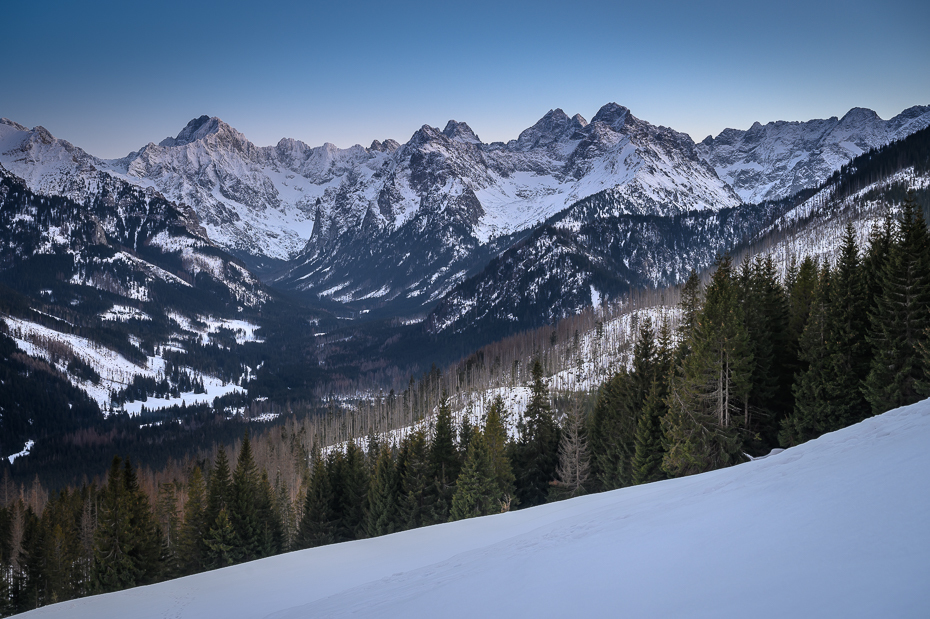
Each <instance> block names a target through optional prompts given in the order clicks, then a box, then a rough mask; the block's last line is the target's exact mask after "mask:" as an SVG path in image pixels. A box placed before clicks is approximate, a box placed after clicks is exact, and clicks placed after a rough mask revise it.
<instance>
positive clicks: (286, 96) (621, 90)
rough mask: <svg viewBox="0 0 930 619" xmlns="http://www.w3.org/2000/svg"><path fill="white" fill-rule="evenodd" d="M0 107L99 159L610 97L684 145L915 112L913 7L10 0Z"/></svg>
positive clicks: (487, 115) (404, 131) (922, 7)
mask: <svg viewBox="0 0 930 619" xmlns="http://www.w3.org/2000/svg"><path fill="white" fill-rule="evenodd" d="M2 14H3V25H2V29H0V58H2V66H3V71H2V79H0V116H5V117H8V118H11V119H13V120H15V121H17V122H19V123H21V124H24V125H27V126H30V127H32V126H34V125H43V126H45V127H46V128H48V129H49V130H50V131H51V132H52V133H53V134H54V135H55V136H57V137H61V138H64V139H67V140H69V141H71V142H73V143H74V144H76V145H78V146H81V147H82V148H84V149H85V150H87V151H88V152H90V153H92V154H94V155H97V156H100V157H120V156H123V155H126V154H127V153H129V152H130V151H132V150H136V149H138V148H140V147H141V146H143V145H145V144H146V143H148V142H158V141H160V140H161V139H163V138H164V137H166V136H169V135H171V136H173V135H176V134H177V133H178V131H180V130H181V128H182V127H183V126H184V125H185V124H187V122H188V121H189V120H190V119H191V118H194V117H197V116H200V115H202V114H208V115H211V116H219V117H220V118H222V119H223V120H225V121H226V122H228V123H229V124H231V125H232V126H234V127H236V128H237V129H239V130H240V131H242V132H243V133H244V134H245V135H246V136H247V137H248V138H249V139H250V140H251V141H253V142H254V143H256V144H258V145H260V146H265V145H269V144H275V143H277V141H278V140H279V139H280V138H282V137H292V138H297V139H300V140H303V141H304V142H306V143H308V144H310V145H312V146H317V145H319V144H322V143H323V142H332V143H334V144H336V145H338V146H340V147H348V146H351V145H352V144H356V143H361V144H364V145H366V146H367V145H368V144H369V143H370V142H371V141H372V140H373V139H381V140H383V139H386V138H393V139H396V140H398V141H400V142H405V141H406V140H408V139H409V138H410V136H411V134H412V133H413V132H414V131H415V130H416V129H417V128H419V127H420V126H421V125H423V124H431V125H434V126H439V127H442V126H444V125H445V122H446V121H447V120H448V119H450V118H454V119H456V120H459V121H465V122H467V123H468V124H469V125H470V126H471V127H472V129H474V130H475V132H476V133H477V134H478V135H479V136H480V137H481V139H482V140H483V141H485V142H491V141H495V140H501V141H506V140H509V139H513V138H515V137H517V135H518V134H519V132H520V131H521V130H523V129H525V128H526V127H528V126H530V125H532V124H533V123H534V122H535V121H536V120H538V119H539V118H540V117H541V116H542V115H543V114H545V113H546V112H547V111H548V110H549V109H551V108H556V107H560V108H562V109H563V110H565V111H566V112H567V113H568V114H569V115H571V114H575V113H580V114H581V115H582V116H584V117H585V118H587V119H589V120H590V118H591V117H592V116H593V115H594V113H595V112H596V111H597V109H598V108H599V107H600V106H601V105H603V104H604V103H607V102H610V101H616V102H617V103H620V104H621V105H625V106H627V107H629V108H630V109H631V110H632V112H633V114H634V115H636V116H638V117H639V118H642V119H644V120H647V121H649V122H651V123H653V124H662V125H667V126H670V127H673V128H675V129H678V130H679V131H684V132H687V133H689V134H690V135H691V136H692V137H693V138H694V139H695V140H696V141H698V140H701V139H703V138H704V137H705V136H707V135H708V134H713V135H716V134H718V133H719V132H720V131H721V130H723V129H724V128H726V127H736V128H741V129H746V128H748V127H749V126H750V125H751V124H752V123H753V121H756V120H758V121H761V122H763V123H765V122H768V121H771V120H809V119H811V118H827V117H830V116H842V115H843V114H844V113H845V112H846V111H847V110H849V108H851V107H855V106H861V107H868V108H872V109H874V110H875V111H877V112H878V114H879V115H880V116H881V117H882V118H889V117H891V116H893V115H895V114H897V113H899V112H900V111H901V110H903V109H905V108H907V107H910V106H912V105H927V104H930V34H928V30H927V25H928V24H930V2H928V1H927V0H885V1H883V2H877V1H876V2H863V1H860V0H849V1H846V2H833V1H821V0H804V1H795V0H781V1H779V2H764V3H763V2H759V3H752V2H745V1H741V2H731V1H715V2H700V1H696V0H691V1H688V0H683V1H677V0H676V1H662V0H659V1H656V0H653V1H651V2H649V1H646V0H643V1H640V2H636V3H627V2H605V1H588V0H576V1H575V2H550V1H548V0H531V1H514V2H512V1H507V0H494V1H485V0H470V1H468V2H458V3H452V2H441V1H439V0H437V1H434V2H418V1H406V0H396V1H391V0H382V1H377V2H367V1H361V2H358V1H351V0H342V1H340V0H331V1H329V2H315V1H312V0H310V1H306V0H305V1H279V0H264V1H262V2H236V1H235V0H222V1H208V2H198V1H197V0H186V1H175V0H147V1H134V0H120V1H118V2H110V1H95V0H88V1H86V2H74V1H48V0H8V1H7V2H4V6H3V10H2Z"/></svg>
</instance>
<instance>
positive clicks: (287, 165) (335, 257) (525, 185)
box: [0, 103, 930, 324]
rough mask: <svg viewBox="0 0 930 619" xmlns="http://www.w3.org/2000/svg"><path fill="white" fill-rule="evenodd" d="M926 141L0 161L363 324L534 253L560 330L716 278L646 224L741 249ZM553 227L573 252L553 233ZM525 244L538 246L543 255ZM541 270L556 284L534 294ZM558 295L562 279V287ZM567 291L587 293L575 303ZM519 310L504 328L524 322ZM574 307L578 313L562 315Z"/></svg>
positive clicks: (223, 134) (29, 136) (779, 132)
mask: <svg viewBox="0 0 930 619" xmlns="http://www.w3.org/2000/svg"><path fill="white" fill-rule="evenodd" d="M928 125H930V107H913V108H910V109H908V110H905V111H904V112H902V113H901V114H899V115H898V116H895V117H894V118H892V119H890V120H888V121H885V120H882V119H881V118H879V117H878V116H877V115H876V114H875V113H874V112H872V111H870V110H864V109H861V108H855V109H853V110H851V111H850V112H849V113H847V114H846V115H845V116H844V117H843V118H842V119H837V118H831V119H828V120H813V121H809V122H805V123H798V122H781V121H780V122H776V123H769V124H768V125H764V126H763V125H760V124H758V123H756V124H755V125H753V127H752V128H750V129H749V130H748V131H739V130H735V129H727V130H725V131H723V132H722V133H721V134H720V135H718V136H717V137H716V138H711V137H708V138H707V139H706V140H704V141H703V142H701V143H700V144H695V143H694V142H693V141H692V140H691V138H690V137H689V136H687V135H685V134H683V133H679V132H676V131H674V130H672V129H669V128H667V127H657V126H654V125H651V124H649V123H648V122H645V121H643V120H640V119H638V118H636V117H635V116H633V115H632V114H631V113H630V111H629V110H628V109H626V108H624V107H622V106H620V105H617V104H615V103H610V104H607V105H605V106H603V107H602V108H601V109H600V110H599V111H598V112H597V114H596V115H595V116H594V118H593V119H592V120H591V122H587V121H586V120H585V119H584V118H582V117H581V116H580V115H577V114H576V115H574V116H571V117H570V116H569V115H568V114H566V113H565V112H563V111H562V110H559V109H556V110H551V111H550V112H548V113H547V114H546V115H545V116H543V118H541V119H540V120H539V121H538V122H537V123H536V124H534V125H533V126H532V127H530V128H528V129H526V130H525V131H523V132H522V133H521V134H520V135H519V137H518V138H517V139H515V140H511V141H510V142H507V143H502V142H495V143H490V144H486V143H484V142H482V141H481V140H480V139H479V138H478V136H477V135H476V134H475V132H474V131H472V129H471V128H470V127H469V126H468V125H467V124H465V123H464V122H457V121H454V120H451V121H449V122H448V123H447V124H446V126H445V128H443V129H442V130H440V129H438V128H436V127H430V126H428V125H424V126H423V127H422V128H420V129H419V130H418V131H416V132H415V133H414V135H413V136H412V137H411V138H410V140H409V141H407V142H406V143H405V144H403V145H402V144H400V143H398V142H396V141H394V140H385V141H383V142H379V141H375V142H373V143H372V144H371V145H370V146H369V147H368V148H365V147H362V146H358V145H356V146H353V147H351V148H348V149H339V148H336V147H335V146H333V145H332V144H324V145H323V146H320V147H316V148H311V147H309V146H308V145H306V144H304V143H302V142H300V141H297V140H292V139H282V140H281V141H280V142H279V143H278V144H277V145H275V146H267V147H259V146H256V145H254V144H253V143H252V142H250V141H249V140H248V139H247V138H246V137H245V136H244V135H243V134H241V133H239V132H238V131H236V130H235V129H234V128H232V127H230V126H229V125H227V124H226V123H224V122H223V121H222V120H220V119H218V118H211V117H208V116H202V117H200V118H197V119H194V120H192V121H191V122H190V123H188V125H187V126H186V127H184V129H182V130H181V131H180V133H178V135H177V136H175V137H169V138H165V139H163V140H161V141H160V142H159V143H157V144H156V143H150V144H148V145H146V146H144V147H143V148H141V149H139V150H138V151H136V152H133V153H130V154H129V155H127V156H126V157H123V158H121V159H115V160H103V159H99V158H96V157H94V156H92V155H90V154H88V153H86V152H85V151H83V150H81V149H80V148H78V147H76V146H74V145H72V144H70V143H68V142H66V141H64V140H59V139H56V138H54V137H53V136H52V135H51V134H50V133H49V132H48V131H46V130H45V129H44V128H42V127H36V128H34V129H32V130H29V129H27V128H25V127H23V126H21V125H18V124H17V123H15V122H13V121H9V120H5V119H4V120H0V163H2V164H3V165H4V166H6V167H7V168H8V169H9V170H11V171H12V172H13V173H14V174H16V175H18V176H19V177H21V178H23V179H24V180H25V181H26V183H27V184H28V185H29V187H30V188H31V189H32V190H33V191H35V192H36V193H41V194H44V195H60V196H65V197H68V198H71V199H73V200H75V201H76V202H78V203H87V202H89V201H92V200H93V199H95V197H96V196H97V195H98V194H99V192H100V183H101V179H102V178H105V177H107V176H109V177H115V178H118V179H120V180H122V181H125V182H127V183H130V184H133V185H137V186H140V187H142V188H144V189H146V190H148V191H156V192H158V193H160V194H162V195H163V196H164V197H165V198H167V199H168V200H170V201H172V202H175V203H178V204H180V205H184V206H183V207H182V208H184V207H190V209H192V210H193V211H194V212H195V213H196V216H197V219H198V220H199V224H200V225H201V226H202V228H203V230H204V232H205V233H206V235H207V236H208V237H209V239H210V240H211V241H212V242H213V243H215V244H216V245H218V246H219V247H221V248H224V249H226V250H228V251H231V252H233V253H234V254H235V255H238V256H240V257H244V258H245V259H246V260H247V262H249V261H250V260H251V261H253V262H251V264H254V265H258V264H261V263H262V261H263V260H264V259H266V258H274V259H279V260H286V261H287V262H286V263H284V264H283V266H282V267H280V268H278V269H277V270H276V271H275V272H274V273H273V274H269V278H270V280H271V281H273V282H274V284H275V285H276V286H278V287H281V288H286V289H291V290H297V291H301V292H303V293H309V294H310V295H311V296H312V297H314V298H316V297H319V298H322V299H329V300H332V301H335V302H338V303H350V304H352V306H353V307H354V309H357V310H366V309H373V308H379V307H380V308H387V309H385V310H384V311H387V312H388V313H394V314H396V313H398V312H401V313H421V314H422V313H424V312H425V311H427V310H428V309H429V308H431V307H432V306H434V305H435V304H436V303H437V302H439V301H440V300H441V299H443V298H444V297H445V296H447V295H448V294H449V293H450V291H452V290H453V289H456V287H457V286H461V285H462V284H463V283H464V282H465V281H466V280H467V279H469V278H470V277H473V276H475V275H477V274H479V273H480V272H481V271H482V270H483V269H485V268H486V267H487V266H488V265H489V264H490V263H491V261H492V260H494V259H495V258H496V257H498V256H502V254H503V253H504V252H506V251H508V250H510V249H516V247H517V246H518V245H519V247H520V248H521V250H520V251H522V253H523V256H524V261H527V260H529V261H530V262H532V263H533V264H530V263H529V262H527V263H526V265H525V267H527V268H524V269H523V270H524V273H523V276H521V277H518V278H517V279H516V280H514V281H522V282H523V283H524V284H525V285H526V286H529V288H527V289H528V290H551V292H549V293H546V295H544V296H546V297H547V298H548V297H552V299H555V300H556V302H555V303H550V307H549V309H548V310H547V312H548V313H547V314H546V316H547V317H548V318H554V317H557V316H559V315H564V314H565V313H566V312H568V313H571V312H573V311H576V309H577V307H578V306H580V304H582V303H588V302H590V301H591V300H592V299H593V298H594V297H595V296H597V295H598V294H599V293H597V289H598V287H600V288H603V289H605V290H611V291H614V292H616V290H619V289H621V288H622V287H623V285H624V284H626V285H630V284H632V285H640V284H661V283H669V282H670V281H674V280H677V279H680V277H681V276H682V275H683V274H686V273H687V271H688V270H690V268H701V267H703V266H706V265H705V264H704V263H705V262H707V260H709V259H712V257H713V252H715V251H717V250H719V249H720V248H721V247H722V245H720V244H719V243H716V244H714V243H712V244H711V245H713V247H712V248H710V245H708V248H710V249H708V248H705V249H708V251H707V252H699V253H701V256H700V260H698V262H699V263H700V264H691V263H690V262H688V260H690V258H688V260H685V259H681V260H677V261H676V260H675V259H674V256H667V255H666V256H665V257H664V258H662V257H661V255H664V254H668V252H669V251H672V250H674V251H675V252H676V255H677V256H679V257H681V256H685V257H688V256H690V255H691V253H693V252H690V249H691V248H684V247H677V246H675V247H673V245H675V244H674V243H672V244H669V243H666V242H664V241H663V240H662V239H663V238H665V237H666V236H667V234H669V233H673V232H672V231H671V229H670V228H669V225H666V223H668V222H665V223H663V224H661V225H658V227H656V226H655V225H653V226H652V227H651V228H650V226H648V225H647V226H645V227H644V226H643V225H642V224H643V222H645V221H650V222H652V223H653V224H655V222H656V221H657V220H649V219H648V218H655V217H665V218H671V219H670V220H669V221H671V222H672V223H675V222H678V223H679V224H680V223H682V222H684V221H686V220H687V221H691V220H694V221H691V224H689V225H690V226H691V228H692V229H691V231H690V232H688V231H686V232H685V233H684V234H685V236H689V235H690V236H694V235H695V234H697V235H700V234H704V235H707V234H714V233H715V232H714V231H715V230H717V228H720V230H723V232H722V234H726V235H728V236H727V237H726V238H725V242H724V245H732V243H733V242H736V241H738V240H739V239H738V238H736V237H737V236H738V234H742V233H744V232H746V230H745V229H744V228H747V226H750V225H754V224H758V223H760V222H761V221H762V220H763V219H764V217H763V215H765V214H766V211H765V209H766V208H768V207H758V209H762V210H761V211H759V210H758V209H757V210H753V209H752V208H750V209H749V210H748V211H746V212H743V211H740V212H741V213H742V214H741V217H742V219H741V220H740V222H738V223H739V225H736V226H732V225H729V224H732V219H731V218H730V216H729V215H726V214H727V213H731V212H735V209H737V207H740V206H741V205H746V204H749V203H753V202H758V201H761V200H772V199H776V198H783V197H785V196H789V195H793V194H794V193H795V192H796V191H797V190H799V189H803V188H810V187H815V186H817V185H818V184H820V183H821V182H822V181H823V180H824V179H826V178H827V177H828V176H829V175H830V174H832V173H833V172H834V171H836V170H837V169H839V167H840V166H841V165H843V164H845V163H847V162H848V161H850V160H851V159H852V158H853V157H855V156H856V155H858V154H860V153H862V152H864V151H866V150H868V149H869V148H872V147H875V146H880V145H882V144H885V143H888V142H890V141H892V140H895V139H900V138H903V137H905V136H907V135H909V134H911V133H913V132H914V131H917V130H919V129H921V128H923V127H926V126H928ZM753 208H756V207H753ZM702 213H703V215H702ZM714 213H721V214H723V216H722V217H723V218H722V219H714ZM682 217H684V219H681V218H682ZM636 218H647V219H639V220H638V219H636ZM697 220H701V221H700V222H698V221H697ZM725 224H726V225H725ZM540 225H548V226H552V227H554V228H557V229H559V230H562V231H564V233H565V234H567V235H568V236H567V237H565V234H562V233H560V234H559V235H555V236H551V235H549V234H540V233H539V232H538V229H537V227H538V226H540ZM728 225H729V227H728ZM637 226H638V232H636V233H634V232H633V230H634V228H637ZM721 226H723V227H721ZM673 227H674V226H673ZM679 227H680V226H679ZM666 228H669V229H667V230H666ZM724 228H726V230H724ZM534 230H535V231H534ZM624 231H625V232H624ZM679 232H681V231H680V230H679ZM676 234H677V233H676ZM679 236H680V235H679ZM562 237H565V238H562ZM660 237H661V238H660ZM527 239H533V241H532V242H535V243H539V245H538V246H537V247H533V248H531V247H530V246H528V245H527V244H526V240H527ZM559 239H562V240H563V241H565V242H567V243H568V245H572V246H574V245H578V246H579V247H580V246H584V247H585V248H586V249H585V250H584V251H583V252H580V250H579V251H574V250H573V252H574V253H572V252H569V253H572V255H573V256H574V257H573V258H572V259H570V260H568V262H566V263H565V264H562V263H559V266H555V265H556V263H557V262H559V261H558V260H556V256H555V254H553V255H551V256H550V255H544V254H545V253H546V248H547V247H550V246H559V247H562V246H563V243H561V241H560V240H559ZM637 239H639V241H637ZM579 244H580V245H579ZM705 245H706V244H705ZM563 249H564V248H563ZM576 249H577V248H576ZM579 252H580V253H579ZM557 253H559V252H557ZM582 254H584V258H583V259H581V258H579V256H581V255H582ZM704 254H707V255H704ZM559 255H567V254H565V252H561V253H560V254H559ZM605 255H607V256H608V257H609V259H607V258H605ZM692 257H693V256H692ZM695 259H696V260H697V258H695ZM685 262H688V263H687V264H685ZM550 263H551V264H550ZM679 263H680V264H679ZM544 264H549V265H550V267H552V268H544ZM582 264H586V265H588V266H586V267H584V268H582V267H581V266H580V265H582ZM533 265H535V266H533ZM577 269H580V270H577ZM627 271H629V273H628V275H629V277H626V276H623V273H626V272H627ZM531 272H538V273H540V274H541V276H543V277H542V279H539V278H537V279H533V281H525V280H526V278H527V277H529V273H531ZM597 272H600V273H602V274H605V275H606V274H610V277H606V278H605V277H600V276H596V275H595V273H597ZM556 276H558V277H556ZM563 276H564V277H563ZM553 278H555V279H560V280H565V281H563V282H561V284H560V285H556V282H555V281H554V279H553ZM618 278H619V279H618ZM530 279H532V278H530ZM543 280H546V281H543ZM550 280H551V281H550ZM614 280H616V281H614ZM566 282H575V284H576V285H572V286H570V288H571V290H568V291H567V292H566V290H565V288H564V285H562V284H565V283H566ZM592 286H593V287H594V288H592ZM592 290H594V291H595V292H591V291H592ZM457 294H459V297H460V299H459V301H453V302H451V303H446V304H445V305H444V308H445V309H443V310H441V311H440V313H444V312H448V311H450V308H452V307H455V308H457V309H455V311H452V313H451V314H448V315H446V316H445V317H443V318H437V319H436V320H434V321H433V322H434V323H435V324H451V322H456V321H457V320H459V319H460V318H461V317H463V316H464V315H466V314H467V313H468V311H470V308H471V304H472V301H470V300H462V299H461V294H460V293H457ZM487 294H498V292H495V291H490V292H488V293H487ZM608 294H610V293H609V292H608ZM518 296H519V295H518ZM566 299H567V300H566ZM512 301H513V302H512V303H510V304H509V305H510V306H511V307H510V308H509V309H503V308H499V310H496V312H497V313H498V314H501V316H503V317H506V316H512V317H513V320H520V318H519V315H518V314H516V313H514V311H513V310H516V309H518V308H517V305H519V304H518V303H517V302H516V300H514V299H512ZM563 301H564V303H562V302H563ZM559 303H562V305H565V307H560V308H559V307H552V306H553V305H558V304H559ZM569 306H570V307H569ZM550 314H551V316H550ZM437 320H438V322H437Z"/></svg>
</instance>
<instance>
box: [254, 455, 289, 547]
mask: <svg viewBox="0 0 930 619" xmlns="http://www.w3.org/2000/svg"><path fill="white" fill-rule="evenodd" d="M256 507H257V510H256V511H257V512H258V522H259V523H260V525H261V551H260V553H259V556H260V557H270V556H272V555H276V554H278V553H279V552H281V549H282V548H286V546H285V545H284V527H283V524H282V522H281V514H280V512H279V511H278V508H277V503H276V501H275V492H274V488H272V486H271V480H270V479H269V478H268V471H266V470H262V475H261V481H260V482H259V485H258V500H257V505H256Z"/></svg>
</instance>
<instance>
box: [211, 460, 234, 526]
mask: <svg viewBox="0 0 930 619" xmlns="http://www.w3.org/2000/svg"><path fill="white" fill-rule="evenodd" d="M231 486H232V480H231V477H230V472H229V459H228V458H227V457H226V449H225V448H224V447H223V446H222V445H220V447H219V450H218V451H217V453H216V461H215V462H214V463H213V470H212V471H211V472H210V481H209V483H208V485H207V505H206V507H205V509H204V531H209V530H210V529H211V528H213V525H214V524H215V523H216V518H217V516H219V514H220V510H221V509H223V508H225V507H227V506H228V505H229V499H230V495H231ZM228 517H229V514H228V513H227V518H228Z"/></svg>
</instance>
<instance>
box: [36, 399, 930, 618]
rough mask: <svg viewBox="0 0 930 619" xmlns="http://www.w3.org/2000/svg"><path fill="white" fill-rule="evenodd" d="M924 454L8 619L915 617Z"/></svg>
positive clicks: (249, 568) (792, 455)
mask: <svg viewBox="0 0 930 619" xmlns="http://www.w3.org/2000/svg"><path fill="white" fill-rule="evenodd" d="M928 444H930V402H928V401H924V402H920V403H918V404H915V405H912V406H909V407H904V408H900V409H897V410H894V411H891V412H888V413H886V414H884V415H881V416H878V417H873V418H871V419H868V420H866V421H864V422H862V423H860V424H857V425H855V426H852V427H850V428H846V429H844V430H841V431H839V432H834V433H831V434H828V435H825V436H823V437H821V438H819V439H817V440H814V441H811V442H809V443H806V444H805V445H801V446H800V447H795V448H792V449H787V450H785V451H783V452H781V453H778V454H774V455H772V456H770V457H768V458H765V459H761V460H755V461H752V462H748V463H746V464H742V465H739V466H736V467H732V468H728V469H723V470H718V471H713V472H711V473H706V474H703V475H696V476H692V477H686V478H681V479H674V480H669V481H663V482H658V483H653V484H648V485H644V486H637V487H632V488H624V489H621V490H616V491H613V492H607V493H603V494H597V495H591V496H585V497H581V498H577V499H572V500H568V501H563V502H559V503H554V504H549V505H544V506H541V507H536V508H532V509H526V510H522V511H516V512H511V513H506V514H500V515H494V516H488V517H484V518H476V519H472V520H465V521H460V522H455V523H451V524H444V525H438V526H433V527H427V528H423V529H418V530H413V531H406V532H403V533H397V534H394V535H388V536H385V537H379V538H375V539H368V540H362V541H357V542H349V543H345V544H337V545H333V546H326V547H322V548H316V549H311V550H305V551H300V552H292V553H289V554H285V555H281V556H278V557H272V558H268V559H264V560H261V561H255V562H252V563H247V564H244V565H238V566H234V567H230V568H226V569H222V570H217V571H213V572H208V573H204V574H199V575H195V576H190V577H187V578H182V579H178V580H174V581H170V582H165V583H160V584H157V585H152V586H148V587H141V588H137V589H132V590H129V591H123V592H119V593H112V594H108V595H102V596H97V597H92V598H85V599H82V600H74V601H69V602H64V603H61V604H56V605H53V606H47V607H44V608H40V609H38V610H35V611H31V612H29V613H26V614H25V615H23V616H24V617H35V618H39V617H42V618H57V617H61V618H68V619H99V618H103V617H134V618H136V619H143V618H156V617H157V618H165V617H177V618H184V617H190V618H197V619H200V618H202V617H223V618H224V619H235V618H240V617H241V618H246V617H249V618H252V617H255V618H258V617H266V618H269V619H270V618H274V619H296V618H303V617H345V616H352V617H401V616H403V617H435V616H443V617H475V616H496V617H501V616H515V617H530V616H537V617H583V616H597V617H607V616H610V617H663V618H666V619H672V618H676V617H688V618H696V617H698V618H699V617H714V618H716V617H727V616H729V617H743V616H749V617H753V618H766V617H772V618H775V617H778V618H779V619H780V618H782V617H844V618H847V619H850V618H857V617H863V618H864V617H869V618H872V617H896V618H909V617H914V618H917V617H926V616H927V613H928V609H930V587H928V586H927V583H928V582H930V526H927V523H928V522H930V476H928V475H927V471H930V450H928V449H927V445H928Z"/></svg>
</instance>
